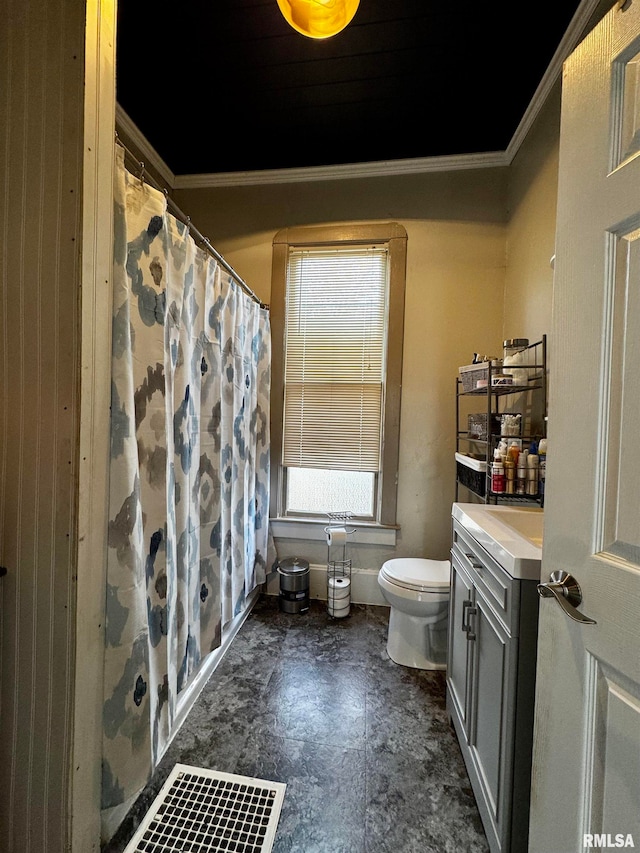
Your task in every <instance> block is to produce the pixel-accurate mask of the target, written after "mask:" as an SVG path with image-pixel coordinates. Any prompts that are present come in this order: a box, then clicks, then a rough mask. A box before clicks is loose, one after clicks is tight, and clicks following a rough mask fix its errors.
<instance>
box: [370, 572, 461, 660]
mask: <svg viewBox="0 0 640 853" xmlns="http://www.w3.org/2000/svg"><path fill="white" fill-rule="evenodd" d="M378 584H379V585H380V591H381V592H382V595H383V597H384V599H385V601H386V602H387V604H388V605H389V608H390V613H389V632H388V638H387V653H388V655H389V657H390V658H391V660H392V661H394V662H395V663H398V664H400V665H402V666H411V667H414V668H415V669H445V668H446V663H447V623H448V617H449V589H450V585H451V564H450V562H449V561H448V560H425V559H423V558H421V557H404V558H397V559H394V560H387V562H386V563H384V564H383V566H382V568H381V569H380V572H379V573H378Z"/></svg>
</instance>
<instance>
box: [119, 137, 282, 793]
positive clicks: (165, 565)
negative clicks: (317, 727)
mask: <svg viewBox="0 0 640 853" xmlns="http://www.w3.org/2000/svg"><path fill="white" fill-rule="evenodd" d="M114 225H115V239H114V244H115V250H114V254H115V257H114V304H113V343H112V400H111V463H110V503H109V506H110V509H109V530H108V545H109V548H108V565H107V613H106V636H105V695H104V708H103V724H104V745H103V798H102V799H103V802H102V807H103V809H108V808H111V807H113V806H116V805H119V804H121V803H123V802H126V801H127V800H128V799H129V798H130V797H131V796H133V795H135V794H136V793H137V792H138V791H139V790H140V789H141V788H142V787H143V786H144V784H145V783H146V782H147V781H148V779H149V778H150V776H151V774H152V772H153V770H154V769H155V766H156V764H157V762H158V761H159V760H160V758H161V757H162V754H163V752H164V750H165V748H166V746H167V744H168V742H169V740H170V737H171V735H172V726H173V721H174V718H175V714H176V707H177V699H178V696H179V694H180V692H181V691H182V690H184V688H185V687H186V686H187V685H188V684H189V683H190V681H191V679H192V678H193V676H194V675H195V674H196V673H197V672H198V670H199V667H200V664H201V662H202V660H203V659H204V657H205V656H206V655H207V654H208V653H210V652H211V651H213V650H214V649H216V648H218V647H219V645H220V642H221V635H222V629H223V628H224V626H225V625H226V624H227V622H229V621H230V620H231V619H232V618H233V616H235V615H236V614H238V613H240V612H242V610H243V609H244V607H245V602H246V598H247V596H248V595H249V594H250V593H251V591H252V590H253V589H254V588H255V587H256V586H257V585H258V584H260V583H262V582H264V580H265V566H266V558H267V545H268V506H269V384H270V360H271V342H270V330H269V318H268V313H267V311H266V310H265V309H263V308H261V307H260V306H259V305H258V304H257V303H256V302H255V301H254V300H253V299H252V298H251V297H249V296H248V295H247V294H246V293H245V292H244V291H243V290H242V288H241V286H240V285H239V284H238V282H237V281H235V280H234V277H233V276H232V275H230V274H229V273H228V272H227V271H225V269H224V268H223V267H222V266H221V265H220V264H219V263H218V262H217V261H216V260H215V259H214V258H213V257H212V256H211V255H210V254H209V253H207V252H205V251H204V250H202V249H200V248H198V247H197V245H196V243H195V242H194V240H193V239H192V238H191V236H190V234H189V229H188V228H187V226H186V225H184V224H183V223H181V222H180V221H179V220H177V219H176V218H175V217H173V216H171V215H170V214H169V213H168V212H167V203H166V198H165V196H164V194H163V193H161V192H159V191H157V190H155V189H154V188H153V187H150V186H149V185H148V184H146V183H143V182H142V181H141V180H139V179H138V178H136V177H134V176H133V175H131V174H130V173H129V172H128V171H127V170H126V168H125V165H124V151H123V149H122V147H121V146H120V145H116V186H115V211H114Z"/></svg>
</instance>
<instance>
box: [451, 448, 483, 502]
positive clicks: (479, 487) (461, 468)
mask: <svg viewBox="0 0 640 853" xmlns="http://www.w3.org/2000/svg"><path fill="white" fill-rule="evenodd" d="M456 476H457V478H458V482H459V483H460V484H461V485H463V486H465V487H466V488H467V489H470V490H471V491H472V492H475V494H476V495H480V496H481V497H484V496H485V494H486V490H487V462H486V459H479V458H476V457H474V456H469V455H467V454H466V453H456Z"/></svg>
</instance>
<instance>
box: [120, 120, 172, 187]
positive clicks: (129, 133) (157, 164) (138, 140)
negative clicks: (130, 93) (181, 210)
mask: <svg viewBox="0 0 640 853" xmlns="http://www.w3.org/2000/svg"><path fill="white" fill-rule="evenodd" d="M116 130H117V133H118V135H119V136H122V137H123V141H124V142H125V144H126V145H128V147H130V148H133V149H135V153H136V156H137V157H139V158H140V160H141V162H143V163H145V165H146V166H151V167H152V168H153V169H154V171H155V172H156V173H157V174H158V176H159V177H160V178H161V179H162V182H163V183H165V184H166V186H167V189H168V190H172V189H174V188H175V183H176V176H175V175H174V173H173V172H172V171H171V169H170V168H169V167H168V166H167V164H166V163H165V162H164V160H163V159H162V157H161V156H160V155H159V154H158V152H157V151H156V149H155V148H154V147H153V146H152V145H151V144H150V143H149V140H148V139H147V138H146V136H143V134H142V133H141V131H140V130H139V129H138V126H137V125H136V124H134V123H133V122H132V121H131V119H130V118H129V116H128V115H127V114H126V113H125V111H124V110H123V109H122V107H121V106H120V105H119V104H116Z"/></svg>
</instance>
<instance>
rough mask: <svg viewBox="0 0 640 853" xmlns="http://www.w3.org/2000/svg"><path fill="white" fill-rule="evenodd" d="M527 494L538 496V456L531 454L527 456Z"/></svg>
mask: <svg viewBox="0 0 640 853" xmlns="http://www.w3.org/2000/svg"><path fill="white" fill-rule="evenodd" d="M527 494H528V495H532V496H535V495H537V494H538V455H537V454H536V453H529V455H528V456H527Z"/></svg>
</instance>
